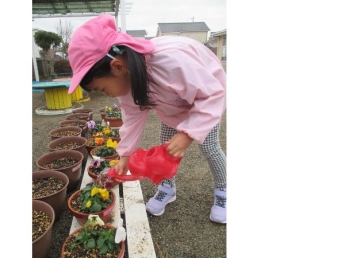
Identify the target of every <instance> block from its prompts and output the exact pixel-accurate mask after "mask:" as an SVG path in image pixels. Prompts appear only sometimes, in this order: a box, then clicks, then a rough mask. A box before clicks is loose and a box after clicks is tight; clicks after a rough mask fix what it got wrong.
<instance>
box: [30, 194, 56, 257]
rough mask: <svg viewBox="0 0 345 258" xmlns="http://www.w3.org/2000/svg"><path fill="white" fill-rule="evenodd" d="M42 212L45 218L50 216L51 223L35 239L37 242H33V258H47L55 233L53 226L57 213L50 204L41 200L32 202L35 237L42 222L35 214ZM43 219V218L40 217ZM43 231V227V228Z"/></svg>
mask: <svg viewBox="0 0 345 258" xmlns="http://www.w3.org/2000/svg"><path fill="white" fill-rule="evenodd" d="M36 212H40V213H42V212H43V213H42V214H44V215H45V216H46V215H48V217H49V219H50V223H46V224H45V225H46V226H47V228H46V230H45V231H44V232H43V233H42V234H41V235H40V236H39V237H38V238H35V240H33V241H32V257H35V258H46V257H47V256H48V252H49V249H50V246H51V241H52V232H53V224H54V220H55V213H54V209H53V208H52V206H50V205H49V204H48V203H46V202H43V201H39V200H32V213H33V216H32V232H33V235H34V232H36V231H38V230H36V228H37V227H39V226H38V225H39V224H40V223H38V221H41V219H37V218H36V216H34V213H36ZM39 217H40V218H42V217H43V216H42V215H41V216H39ZM41 230H42V227H41Z"/></svg>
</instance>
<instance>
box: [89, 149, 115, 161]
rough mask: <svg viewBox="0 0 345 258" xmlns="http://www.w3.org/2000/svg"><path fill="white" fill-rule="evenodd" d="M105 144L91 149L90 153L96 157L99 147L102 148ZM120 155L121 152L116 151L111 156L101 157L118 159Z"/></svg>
mask: <svg viewBox="0 0 345 258" xmlns="http://www.w3.org/2000/svg"><path fill="white" fill-rule="evenodd" d="M102 147H103V146H98V147H96V148H93V149H92V150H91V151H90V155H91V157H92V158H94V157H98V156H97V155H96V154H95V153H96V151H97V150H98V149H100V148H102ZM118 157H119V154H118V153H117V152H116V153H115V154H114V155H111V156H106V157H99V158H103V159H117V158H118Z"/></svg>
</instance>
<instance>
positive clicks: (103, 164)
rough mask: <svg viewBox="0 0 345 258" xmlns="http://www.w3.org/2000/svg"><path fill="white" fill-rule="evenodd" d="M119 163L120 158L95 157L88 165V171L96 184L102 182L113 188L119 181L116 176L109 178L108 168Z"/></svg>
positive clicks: (103, 184) (106, 186) (104, 185)
mask: <svg viewBox="0 0 345 258" xmlns="http://www.w3.org/2000/svg"><path fill="white" fill-rule="evenodd" d="M118 163H119V160H118V159H117V160H115V159H112V160H109V159H94V160H92V161H91V163H90V165H89V166H88V167H87V173H88V175H89V176H90V177H91V178H92V180H93V182H94V183H95V184H100V185H102V186H103V187H105V188H107V189H111V188H113V187H114V186H116V185H117V184H118V183H119V181H117V180H116V179H114V178H110V177H109V178H108V176H107V173H108V169H109V168H111V167H115V166H116V165H117V164H118Z"/></svg>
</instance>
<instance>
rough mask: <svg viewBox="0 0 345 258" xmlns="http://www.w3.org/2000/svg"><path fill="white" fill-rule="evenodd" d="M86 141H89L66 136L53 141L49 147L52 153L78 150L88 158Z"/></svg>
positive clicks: (79, 137) (78, 137)
mask: <svg viewBox="0 0 345 258" xmlns="http://www.w3.org/2000/svg"><path fill="white" fill-rule="evenodd" d="M86 141H87V140H86V139H85V138H84V137H81V136H66V137H61V138H58V139H55V140H53V141H51V142H50V143H48V145H47V146H48V149H49V150H50V151H56V150H76V151H79V152H80V153H82V154H83V155H84V156H86V155H87V150H86ZM76 144H77V145H76Z"/></svg>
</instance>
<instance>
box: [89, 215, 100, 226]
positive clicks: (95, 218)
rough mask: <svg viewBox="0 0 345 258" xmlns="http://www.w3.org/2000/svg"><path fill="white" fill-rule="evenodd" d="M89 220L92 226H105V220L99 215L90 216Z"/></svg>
mask: <svg viewBox="0 0 345 258" xmlns="http://www.w3.org/2000/svg"><path fill="white" fill-rule="evenodd" d="M87 218H88V220H90V221H91V223H92V225H100V226H103V225H104V222H103V220H102V219H101V218H100V217H99V216H98V215H95V214H90V215H89V216H88V217H87Z"/></svg>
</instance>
